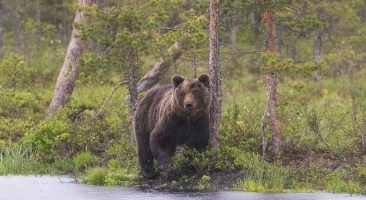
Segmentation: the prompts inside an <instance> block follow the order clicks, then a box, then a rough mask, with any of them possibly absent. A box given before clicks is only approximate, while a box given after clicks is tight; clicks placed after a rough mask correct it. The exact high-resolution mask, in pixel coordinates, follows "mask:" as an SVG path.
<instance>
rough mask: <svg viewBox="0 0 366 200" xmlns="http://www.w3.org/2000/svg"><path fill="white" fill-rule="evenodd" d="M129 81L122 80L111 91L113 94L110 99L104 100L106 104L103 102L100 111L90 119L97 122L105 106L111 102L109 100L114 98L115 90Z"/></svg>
mask: <svg viewBox="0 0 366 200" xmlns="http://www.w3.org/2000/svg"><path fill="white" fill-rule="evenodd" d="M127 83H129V81H123V82H120V83H119V84H118V85H117V86H116V87H114V89H113V91H112V92H111V94H110V95H109V97H108V99H107V100H106V101H105V102H104V104H103V106H102V108H100V110H99V112H98V113H97V114H96V115H94V116H93V117H92V118H90V120H89V121H92V122H95V121H96V120H97V119H98V117H99V115H100V114H101V113H102V112H103V110H104V108H105V106H106V105H107V103H108V102H109V100H111V98H112V96H113V94H114V92H115V91H116V90H117V89H118V88H119V87H120V86H122V85H124V84H127Z"/></svg>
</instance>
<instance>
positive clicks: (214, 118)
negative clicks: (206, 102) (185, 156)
mask: <svg viewBox="0 0 366 200" xmlns="http://www.w3.org/2000/svg"><path fill="white" fill-rule="evenodd" d="M209 7H210V36H209V39H210V56H209V67H210V87H211V94H212V100H211V107H210V126H211V142H212V149H211V150H212V151H216V150H218V149H219V127H220V118H221V82H220V58H219V53H220V51H219V48H220V47H219V38H218V30H219V26H218V23H219V19H218V18H219V16H218V5H217V0H210V5H209Z"/></svg>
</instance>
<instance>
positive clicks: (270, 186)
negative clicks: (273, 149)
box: [235, 152, 289, 192]
mask: <svg viewBox="0 0 366 200" xmlns="http://www.w3.org/2000/svg"><path fill="white" fill-rule="evenodd" d="M237 156H238V157H237V158H236V159H235V164H236V165H237V166H238V167H240V168H242V169H243V171H244V178H243V180H242V181H240V182H239V183H238V185H236V189H238V190H245V191H250V192H263V191H272V192H283V191H284V189H285V185H286V184H287V181H288V172H289V170H288V169H287V167H285V166H282V164H281V163H280V162H279V163H277V162H276V163H273V164H271V163H268V162H267V161H265V160H264V159H263V157H262V156H260V155H258V154H254V153H244V152H241V153H240V154H238V155H237Z"/></svg>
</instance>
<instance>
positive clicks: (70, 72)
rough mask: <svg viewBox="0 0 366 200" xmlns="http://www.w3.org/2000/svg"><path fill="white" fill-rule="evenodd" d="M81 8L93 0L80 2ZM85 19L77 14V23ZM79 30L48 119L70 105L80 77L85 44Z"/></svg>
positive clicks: (81, 14)
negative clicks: (80, 59) (81, 39)
mask: <svg viewBox="0 0 366 200" xmlns="http://www.w3.org/2000/svg"><path fill="white" fill-rule="evenodd" d="M78 1H79V5H80V6H91V5H92V4H93V1H92V0H78ZM82 18H83V13H82V12H81V11H77V12H76V16H75V22H80V21H81V20H82ZM79 32H80V31H79V30H78V29H76V28H74V29H73V31H72V35H71V40H70V43H69V47H68V49H67V53H66V58H65V61H64V64H63V65H62V68H61V71H60V74H59V76H58V79H57V82H56V87H55V90H54V94H53V98H52V101H51V103H50V107H49V109H48V111H47V114H46V118H48V117H50V116H52V115H54V114H55V113H56V111H57V109H58V107H60V106H65V105H66V104H67V103H69V96H70V95H71V94H72V92H73V90H74V87H75V81H76V79H77V77H78V75H79V61H78V60H79V58H81V56H82V54H83V50H84V44H83V43H82V42H81V41H80V39H79V38H76V37H75V35H77V34H79Z"/></svg>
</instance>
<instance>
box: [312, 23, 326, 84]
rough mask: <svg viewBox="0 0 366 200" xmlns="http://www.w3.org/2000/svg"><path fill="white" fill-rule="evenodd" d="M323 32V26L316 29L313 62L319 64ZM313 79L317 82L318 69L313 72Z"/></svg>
mask: <svg viewBox="0 0 366 200" xmlns="http://www.w3.org/2000/svg"><path fill="white" fill-rule="evenodd" d="M323 32H324V29H323V28H320V29H318V30H317V31H316V35H315V45H314V63H315V64H319V62H320V60H321V49H322V44H323V40H322V37H323ZM313 79H314V82H317V81H318V80H319V75H318V71H315V72H314V75H313Z"/></svg>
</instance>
